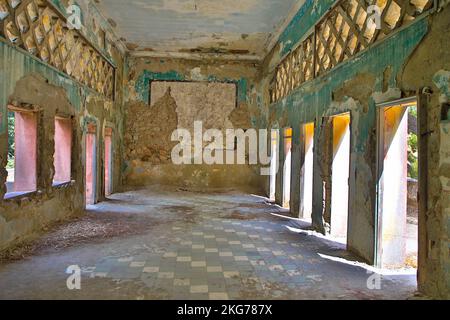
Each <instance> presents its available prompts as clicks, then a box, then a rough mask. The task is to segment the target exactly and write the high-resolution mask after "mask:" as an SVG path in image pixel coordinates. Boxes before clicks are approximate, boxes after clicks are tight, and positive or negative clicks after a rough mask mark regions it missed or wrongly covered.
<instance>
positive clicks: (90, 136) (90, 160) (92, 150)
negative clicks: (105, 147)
mask: <svg viewBox="0 0 450 320" xmlns="http://www.w3.org/2000/svg"><path fill="white" fill-rule="evenodd" d="M96 181H97V127H96V126H95V125H94V124H89V125H88V126H87V132H86V204H87V205H93V204H95V203H96Z"/></svg>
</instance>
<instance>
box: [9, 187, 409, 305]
mask: <svg viewBox="0 0 450 320" xmlns="http://www.w3.org/2000/svg"><path fill="white" fill-rule="evenodd" d="M113 199H114V201H113V202H112V203H111V202H106V203H102V204H99V205H97V206H95V207H94V208H93V210H94V211H96V212H98V214H102V212H117V214H120V213H121V212H132V213H133V214H137V215H150V216H151V217H154V218H155V219H156V220H155V221H156V223H155V226H154V228H153V229H152V230H151V231H149V232H147V233H145V234H143V235H135V236H129V237H126V238H120V239H113V240H109V241H107V242H105V243H103V244H101V245H86V246H84V247H81V248H77V249H72V250H69V249H68V250H67V251H66V252H63V253H59V256H57V255H55V256H54V258H53V257H45V258H46V260H39V259H38V260H36V261H30V262H27V263H25V265H23V268H25V267H26V268H27V270H34V269H39V268H41V269H44V268H45V267H46V268H47V269H50V270H51V269H52V268H55V269H62V268H64V264H67V263H77V264H79V265H80V266H82V270H83V273H82V276H83V290H81V291H80V292H76V293H68V292H67V291H66V290H65V289H64V288H61V289H60V292H61V293H60V295H58V296H55V298H60V297H61V295H62V296H63V297H65V296H67V297H68V298H100V299H107V298H116V299H117V298H119V299H179V300H189V299H213V300H227V299H310V298H311V299H328V298H330V299H354V298H356V299H380V298H386V299H397V298H406V297H409V296H411V295H412V294H413V292H414V290H415V276H414V275H411V276H408V277H405V276H398V277H396V276H390V277H383V281H382V284H383V287H382V290H370V289H368V288H367V279H368V278H369V277H370V275H371V273H368V271H367V270H366V269H364V268H363V267H359V266H355V265H352V264H351V263H342V262H336V261H332V260H330V259H326V258H324V256H332V257H344V258H346V259H347V260H348V261H351V260H352V257H351V255H349V254H347V253H345V251H344V250H343V249H342V247H340V245H337V244H335V243H332V242H329V241H326V240H323V239H319V238H317V237H314V236H311V235H308V234H305V233H295V232H292V231H290V229H288V227H296V228H298V227H299V226H298V223H294V222H292V221H290V220H285V219H281V218H278V217H274V216H273V215H271V213H272V212H274V211H277V209H276V208H275V207H272V206H270V205H268V204H267V203H265V201H264V199H261V198H259V197H253V196H245V195H240V194H234V193H232V194H213V195H205V194H193V193H188V192H172V193H171V192H162V191H153V192H147V191H145V192H144V191H139V192H129V193H125V194H120V195H114V196H113ZM187 218H189V219H187ZM186 219H187V220H186ZM49 259H50V261H53V263H52V265H51V266H48V265H47V266H45V265H44V264H45V263H46V264H48V261H49ZM51 259H53V260H51ZM55 261H60V262H55ZM58 263H60V264H61V266H58ZM16 267H17V266H16ZM30 268H31V269H30ZM33 268H34V269H33ZM24 270H25V269H24ZM2 274H5V272H2V270H1V268H0V279H1V276H2ZM39 277H40V276H39V275H33V274H32V273H31V274H29V275H28V278H25V279H24V280H23V282H24V283H26V284H24V286H25V287H26V286H36V287H37V286H39V281H40V280H41V279H40V278H39ZM13 279H15V280H14V281H16V282H15V284H14V285H17V277H16V276H14V277H13V276H12V275H11V281H12V280H13ZM63 279H64V278H63ZM19 281H21V280H19ZM58 281H61V280H60V279H55V280H54V282H55V284H54V286H57V287H58V288H60V287H61V283H64V284H65V282H58ZM0 285H1V280H0ZM8 286H9V287H11V285H8V284H5V287H8ZM50 287H51V284H49V283H48V282H46V283H45V284H41V285H40V287H39V288H41V289H40V290H41V291H40V296H39V297H41V296H43V297H46V298H53V297H54V296H53V295H52V294H53V293H51V292H53V291H51V290H54V291H55V292H56V290H55V289H51V288H50ZM22 288H23V287H22ZM42 288H44V289H42ZM45 288H47V289H45ZM13 293H14V292H13V291H11V292H9V294H11V295H13ZM5 294H8V293H7V291H5ZM19 296H20V295H19ZM0 298H1V293H0Z"/></svg>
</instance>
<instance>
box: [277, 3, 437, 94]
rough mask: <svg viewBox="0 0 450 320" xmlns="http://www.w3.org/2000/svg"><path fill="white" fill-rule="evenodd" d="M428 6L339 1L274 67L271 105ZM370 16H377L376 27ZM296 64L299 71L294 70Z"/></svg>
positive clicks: (412, 17) (427, 8)
mask: <svg viewBox="0 0 450 320" xmlns="http://www.w3.org/2000/svg"><path fill="white" fill-rule="evenodd" d="M375 6H376V7H375ZM432 6H433V0H342V1H339V2H338V3H337V4H336V5H335V6H334V7H333V8H332V10H330V12H329V13H328V14H327V15H326V16H325V17H324V18H323V19H322V20H321V21H320V22H319V23H318V24H317V25H316V26H315V30H314V32H313V34H312V35H311V36H310V37H308V38H307V39H306V40H305V41H304V42H303V43H302V44H301V45H300V46H299V47H298V48H297V49H296V50H295V51H293V52H292V53H290V54H289V55H288V56H287V57H286V58H285V59H284V60H283V62H282V63H281V64H280V65H279V66H278V68H277V71H276V75H275V78H274V83H273V85H272V90H271V99H272V102H276V101H278V100H280V99H282V98H284V97H286V96H287V95H288V94H289V93H291V92H292V90H294V89H295V88H297V87H298V86H299V85H301V84H302V83H304V82H305V81H308V80H310V79H312V78H314V77H317V76H320V75H321V74H323V73H324V72H326V71H329V70H331V69H333V68H334V67H336V66H337V65H338V64H340V63H341V62H343V61H345V60H348V59H350V58H351V57H353V56H354V55H356V54H357V53H359V52H361V51H363V50H364V49H366V48H367V47H369V46H370V45H371V44H373V43H375V42H378V41H380V40H382V39H383V38H384V37H386V36H387V35H389V34H390V33H391V32H393V31H394V30H396V29H398V28H399V27H401V26H404V25H405V24H407V23H409V22H411V21H413V20H414V19H415V18H416V17H418V16H419V15H420V14H422V13H423V12H425V11H426V10H429V9H430V8H431V7H432ZM373 8H377V11H375V10H373ZM374 14H379V16H378V17H379V19H378V21H379V25H378V26H377V23H376V22H377V19H373V17H374ZM298 57H300V59H299V58H298ZM300 61H301V62H300ZM299 62H300V64H301V65H302V67H301V68H296V67H295V66H296V64H298V63H299ZM293 66H294V67H293ZM298 73H301V74H298Z"/></svg>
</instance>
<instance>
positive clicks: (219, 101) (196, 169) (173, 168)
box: [124, 58, 264, 192]
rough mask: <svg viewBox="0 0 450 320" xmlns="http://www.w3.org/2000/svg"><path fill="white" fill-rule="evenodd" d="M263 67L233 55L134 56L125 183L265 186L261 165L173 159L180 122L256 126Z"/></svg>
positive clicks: (221, 126)
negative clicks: (200, 58)
mask: <svg viewBox="0 0 450 320" xmlns="http://www.w3.org/2000/svg"><path fill="white" fill-rule="evenodd" d="M257 67H258V66H256V65H254V64H252V63H237V62H233V61H231V62H230V61H228V62H227V61H224V62H218V61H195V60H173V59H163V60H161V59H152V58H135V59H130V61H129V66H128V68H129V81H128V86H127V89H128V94H129V95H128V101H127V104H126V121H125V150H126V155H125V160H126V169H125V171H124V178H125V184H126V185H128V186H146V185H150V184H168V185H175V186H179V187H183V188H193V189H205V188H209V189H210V188H237V189H242V190H247V191H258V192H262V190H263V189H264V179H262V178H261V176H260V175H259V170H258V168H257V167H253V166H248V165H216V166H209V165H181V166H179V165H174V164H173V162H172V159H171V152H172V149H173V147H174V146H175V145H176V144H177V142H172V141H171V135H172V132H173V131H174V130H175V129H177V128H184V129H188V130H190V131H193V128H194V121H202V122H203V124H204V129H205V130H206V129H219V130H224V129H232V128H241V129H244V130H245V129H248V128H251V127H253V126H254V121H255V119H257V118H258V117H259V113H258V109H257V107H256V90H255V88H254V79H255V76H256V75H257V72H258V69H257ZM161 81H170V82H161ZM151 83H153V85H151ZM169 87H170V88H171V89H170V90H169Z"/></svg>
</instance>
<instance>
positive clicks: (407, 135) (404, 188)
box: [377, 98, 419, 269]
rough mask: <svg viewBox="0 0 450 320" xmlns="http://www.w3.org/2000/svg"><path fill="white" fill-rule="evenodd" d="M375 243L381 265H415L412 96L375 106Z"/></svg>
mask: <svg viewBox="0 0 450 320" xmlns="http://www.w3.org/2000/svg"><path fill="white" fill-rule="evenodd" d="M378 111H379V126H378V210H377V211H378V212H377V220H378V223H377V224H378V231H377V232H378V237H377V241H378V245H377V259H378V262H377V264H378V265H379V266H380V267H382V268H393V269H402V268H414V269H416V268H417V254H418V216H419V202H418V187H419V182H418V177H419V153H418V134H417V133H418V128H417V123H418V121H417V120H418V118H417V115H418V113H417V100H416V98H413V99H408V100H403V101H398V102H394V103H390V104H385V105H381V106H380V107H379V110H378Z"/></svg>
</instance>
